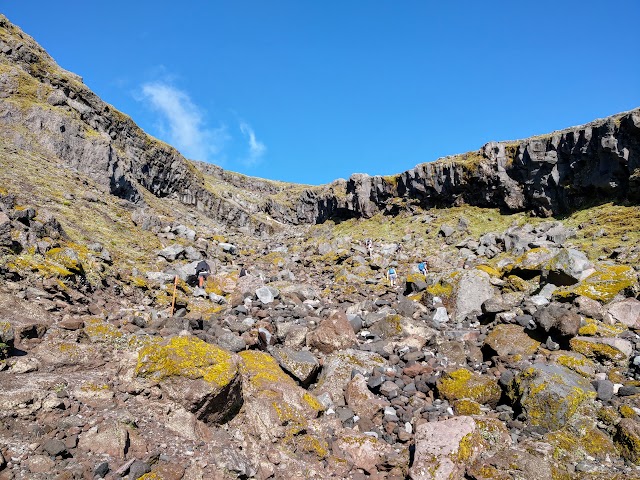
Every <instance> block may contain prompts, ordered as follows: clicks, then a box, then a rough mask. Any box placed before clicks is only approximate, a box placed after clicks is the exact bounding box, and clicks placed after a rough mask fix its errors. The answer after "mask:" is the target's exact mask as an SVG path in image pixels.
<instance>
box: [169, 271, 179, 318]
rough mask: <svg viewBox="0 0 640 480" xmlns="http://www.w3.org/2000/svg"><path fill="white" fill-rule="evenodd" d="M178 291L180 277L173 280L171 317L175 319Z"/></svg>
mask: <svg viewBox="0 0 640 480" xmlns="http://www.w3.org/2000/svg"><path fill="white" fill-rule="evenodd" d="M177 289H178V275H176V278H175V279H174V280H173V299H172V300H171V315H170V316H171V317H173V309H174V308H175V306H176V290H177Z"/></svg>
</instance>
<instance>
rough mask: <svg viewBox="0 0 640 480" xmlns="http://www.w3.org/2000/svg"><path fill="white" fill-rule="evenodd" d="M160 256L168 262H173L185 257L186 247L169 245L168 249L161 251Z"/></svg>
mask: <svg viewBox="0 0 640 480" xmlns="http://www.w3.org/2000/svg"><path fill="white" fill-rule="evenodd" d="M158 256H159V257H162V258H164V259H165V260H167V261H168V262H173V261H174V260H177V259H178V258H180V257H181V256H184V247H183V246H182V245H178V244H174V245H169V246H168V247H165V248H163V249H162V250H159V251H158Z"/></svg>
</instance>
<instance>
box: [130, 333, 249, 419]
mask: <svg viewBox="0 0 640 480" xmlns="http://www.w3.org/2000/svg"><path fill="white" fill-rule="evenodd" d="M237 360H238V359H237V357H236V356H235V355H234V354H232V353H231V352H228V351H226V350H223V349H221V348H219V347H217V346H216V345H211V344H208V343H205V342H203V341H202V340H200V339H198V338H196V337H174V338H171V339H169V340H165V341H161V342H153V343H151V344H149V345H147V346H146V347H143V348H142V349H141V350H140V352H139V354H138V363H137V366H136V374H137V375H138V376H140V377H144V378H147V379H150V380H152V381H154V382H157V383H158V384H159V385H160V388H161V389H162V390H163V392H165V393H166V394H167V395H168V397H169V398H171V399H172V400H174V401H175V402H176V403H179V404H180V405H182V406H183V407H184V408H185V409H186V410H188V411H190V412H191V413H193V414H195V415H196V417H197V418H198V419H199V420H202V421H204V422H206V423H213V424H218V423H223V422H225V421H228V420H229V419H230V418H232V417H233V416H234V415H235V414H236V413H237V412H238V410H239V409H240V407H241V406H242V381H241V377H240V375H239V373H238V368H237Z"/></svg>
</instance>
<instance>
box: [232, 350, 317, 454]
mask: <svg viewBox="0 0 640 480" xmlns="http://www.w3.org/2000/svg"><path fill="white" fill-rule="evenodd" d="M238 355H239V356H240V358H241V360H240V363H239V369H240V372H241V374H242V380H243V390H244V396H245V403H244V407H243V409H242V412H241V414H240V415H239V416H238V418H236V419H234V420H233V424H234V425H236V426H238V427H240V428H242V430H249V431H250V432H252V433H253V434H255V435H257V436H259V437H260V438H262V439H265V440H267V439H270V440H274V439H276V438H282V437H285V436H287V437H292V436H294V435H295V436H300V437H304V438H307V437H308V436H309V434H308V433H307V432H308V431H310V430H311V428H310V423H311V422H312V420H314V419H315V418H316V417H317V416H318V415H319V413H320V412H321V411H322V410H323V409H324V408H323V406H322V405H321V404H320V402H319V401H318V399H317V398H316V397H315V396H314V395H312V394H310V393H309V392H307V391H306V390H305V389H304V388H302V387H299V386H298V384H297V383H296V382H295V380H294V379H293V378H291V377H290V376H289V375H287V374H286V373H285V372H284V371H283V370H282V369H281V368H280V366H279V365H278V362H277V361H276V360H275V359H274V358H273V357H272V356H271V355H269V354H268V353H266V352H260V351H256V350H245V351H244V352H240V353H239V354H238ZM290 439H291V440H293V438H290ZM296 441H302V438H298V439H297V440H296Z"/></svg>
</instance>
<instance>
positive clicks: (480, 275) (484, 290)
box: [455, 269, 494, 321]
mask: <svg viewBox="0 0 640 480" xmlns="http://www.w3.org/2000/svg"><path fill="white" fill-rule="evenodd" d="M493 294H494V291H493V286H492V285H491V277H490V276H489V274H488V273H487V272H485V271H483V270H477V269H475V270H471V271H469V272H465V273H464V274H463V275H462V278H460V282H459V283H458V286H457V294H456V302H455V319H456V321H460V320H463V319H464V318H465V317H466V316H467V315H469V314H472V313H477V314H480V313H482V304H483V303H484V302H485V301H486V300H488V299H490V298H492V297H493Z"/></svg>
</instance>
